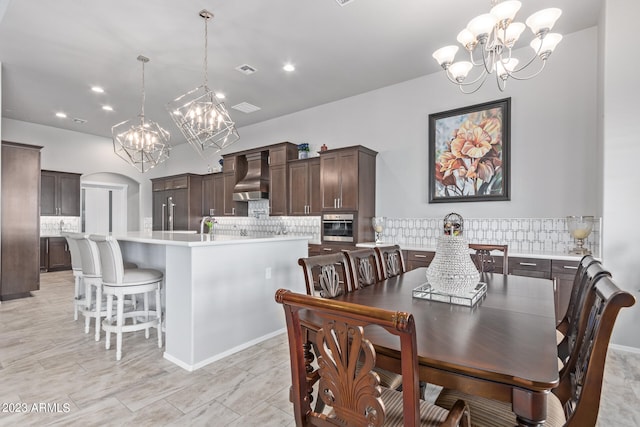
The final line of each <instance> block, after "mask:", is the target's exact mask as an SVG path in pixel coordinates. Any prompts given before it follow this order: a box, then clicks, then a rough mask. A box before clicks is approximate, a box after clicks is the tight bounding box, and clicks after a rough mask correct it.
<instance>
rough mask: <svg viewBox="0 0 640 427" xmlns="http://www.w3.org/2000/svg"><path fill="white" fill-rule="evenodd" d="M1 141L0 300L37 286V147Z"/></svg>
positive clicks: (38, 220)
mask: <svg viewBox="0 0 640 427" xmlns="http://www.w3.org/2000/svg"><path fill="white" fill-rule="evenodd" d="M41 148H42V147H37V146H33V145H25V144H18V143H14V142H6V141H2V155H1V157H2V161H1V166H0V168H1V169H0V173H1V178H0V180H1V185H0V187H1V188H0V199H1V209H2V218H1V220H0V227H1V231H0V300H2V301H5V300H9V299H13V298H21V297H26V296H29V295H30V291H36V290H38V289H40V209H39V205H40V149H41Z"/></svg>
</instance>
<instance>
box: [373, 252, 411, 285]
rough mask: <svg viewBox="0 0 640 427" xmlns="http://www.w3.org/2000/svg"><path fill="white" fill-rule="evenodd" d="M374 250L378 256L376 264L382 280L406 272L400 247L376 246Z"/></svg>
mask: <svg viewBox="0 0 640 427" xmlns="http://www.w3.org/2000/svg"><path fill="white" fill-rule="evenodd" d="M375 250H376V253H377V254H378V263H379V265H380V271H381V272H382V277H383V278H385V279H388V278H389V277H394V276H398V275H400V274H402V273H404V272H405V271H407V267H406V265H405V263H404V256H402V250H401V249H400V246H398V245H393V246H376V248H375Z"/></svg>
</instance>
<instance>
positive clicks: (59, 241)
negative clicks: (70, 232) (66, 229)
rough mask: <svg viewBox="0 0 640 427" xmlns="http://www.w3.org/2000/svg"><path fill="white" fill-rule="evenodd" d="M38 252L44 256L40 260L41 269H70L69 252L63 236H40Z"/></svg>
mask: <svg viewBox="0 0 640 427" xmlns="http://www.w3.org/2000/svg"><path fill="white" fill-rule="evenodd" d="M40 254H41V256H43V257H44V260H41V262H40V269H41V270H44V271H60V270H71V252H70V251H69V245H68V244H67V239H65V238H64V237H42V238H41V239H40Z"/></svg>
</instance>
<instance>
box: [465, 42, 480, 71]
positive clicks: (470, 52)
mask: <svg viewBox="0 0 640 427" xmlns="http://www.w3.org/2000/svg"><path fill="white" fill-rule="evenodd" d="M475 50H476V48H475V47H474V48H473V49H472V50H468V52H469V59H470V60H471V64H473V66H474V67H479V66H481V65H482V62H476V60H475V59H474V58H473V52H475Z"/></svg>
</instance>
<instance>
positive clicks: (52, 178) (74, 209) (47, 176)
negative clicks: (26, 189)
mask: <svg viewBox="0 0 640 427" xmlns="http://www.w3.org/2000/svg"><path fill="white" fill-rule="evenodd" d="M40 215H43V216H80V174H77V173H69V172H57V171H48V170H43V171H41V172H40Z"/></svg>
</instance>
